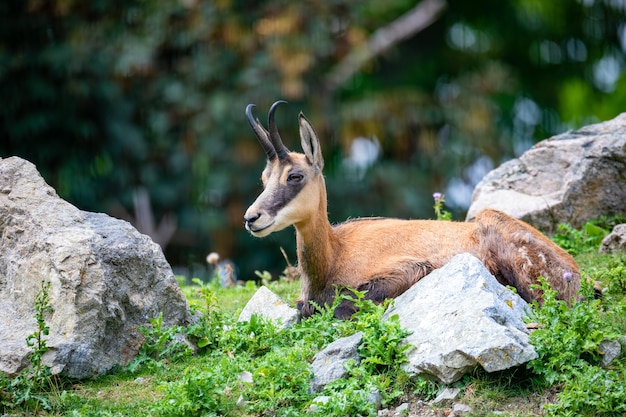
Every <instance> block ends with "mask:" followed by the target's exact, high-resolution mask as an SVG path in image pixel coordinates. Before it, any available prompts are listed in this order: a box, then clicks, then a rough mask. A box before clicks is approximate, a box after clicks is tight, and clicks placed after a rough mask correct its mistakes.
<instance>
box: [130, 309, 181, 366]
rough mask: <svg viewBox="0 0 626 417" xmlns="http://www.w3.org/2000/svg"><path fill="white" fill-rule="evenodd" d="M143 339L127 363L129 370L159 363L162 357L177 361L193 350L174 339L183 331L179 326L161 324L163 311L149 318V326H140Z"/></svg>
mask: <svg viewBox="0 0 626 417" xmlns="http://www.w3.org/2000/svg"><path fill="white" fill-rule="evenodd" d="M140 330H141V333H142V334H143V335H144V341H143V343H142V345H141V347H140V348H139V352H137V356H136V357H135V359H134V360H133V361H132V362H131V363H130V364H129V365H128V370H129V371H131V372H135V371H137V369H139V367H140V366H141V365H145V364H151V365H157V366H158V365H159V364H161V361H162V360H163V359H168V360H170V361H177V360H179V359H181V358H182V357H184V356H188V355H191V354H192V353H193V352H192V350H191V348H190V347H189V346H187V345H186V344H185V343H183V342H180V341H178V340H177V339H176V335H177V334H179V333H182V332H183V328H182V327H180V326H171V327H164V326H163V313H159V315H158V316H157V317H156V318H152V319H150V326H149V327H148V326H141V327H140Z"/></svg>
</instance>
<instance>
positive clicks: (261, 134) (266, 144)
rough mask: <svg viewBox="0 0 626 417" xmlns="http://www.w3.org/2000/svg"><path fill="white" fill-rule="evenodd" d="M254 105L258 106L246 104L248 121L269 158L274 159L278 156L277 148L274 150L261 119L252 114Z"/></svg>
mask: <svg viewBox="0 0 626 417" xmlns="http://www.w3.org/2000/svg"><path fill="white" fill-rule="evenodd" d="M253 107H256V106H255V105H254V104H248V105H247V106H246V117H247V118H248V123H250V127H252V130H254V134H255V135H256V137H257V139H258V140H259V143H260V144H261V147H263V150H264V151H265V153H266V154H267V159H269V160H270V161H272V160H274V158H276V150H274V145H272V142H270V139H269V132H268V131H267V130H265V128H263V126H262V125H261V122H259V119H255V118H254V116H252V108H253Z"/></svg>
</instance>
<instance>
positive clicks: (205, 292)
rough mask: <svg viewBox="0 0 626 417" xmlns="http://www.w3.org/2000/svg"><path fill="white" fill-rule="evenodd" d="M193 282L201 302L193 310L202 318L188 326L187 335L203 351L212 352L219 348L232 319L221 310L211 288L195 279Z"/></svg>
mask: <svg viewBox="0 0 626 417" xmlns="http://www.w3.org/2000/svg"><path fill="white" fill-rule="evenodd" d="M193 282H194V283H195V284H196V285H197V292H198V293H199V294H200V302H199V303H197V304H194V305H193V306H192V309H193V312H194V313H195V314H198V315H199V317H200V318H199V319H198V321H197V322H196V323H193V324H191V325H189V326H187V335H189V336H190V337H191V338H192V340H194V341H195V343H196V345H197V346H198V348H199V349H200V350H201V351H205V350H212V349H215V348H216V347H217V346H218V344H219V339H220V337H221V335H222V333H223V329H224V327H225V326H226V325H227V323H228V322H229V318H230V317H229V316H228V315H227V314H226V313H224V312H223V311H221V310H220V309H219V306H218V301H217V296H216V295H215V291H214V290H213V289H212V288H211V286H209V285H206V284H204V283H203V282H202V281H200V280H199V279H197V278H194V280H193Z"/></svg>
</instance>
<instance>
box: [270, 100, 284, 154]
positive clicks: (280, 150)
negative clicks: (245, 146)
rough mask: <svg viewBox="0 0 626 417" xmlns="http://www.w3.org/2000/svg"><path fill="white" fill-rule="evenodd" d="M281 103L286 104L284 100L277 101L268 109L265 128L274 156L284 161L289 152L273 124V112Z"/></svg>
mask: <svg viewBox="0 0 626 417" xmlns="http://www.w3.org/2000/svg"><path fill="white" fill-rule="evenodd" d="M282 103H287V102H286V101H284V100H278V101H277V102H276V103H274V104H272V107H270V112H269V114H268V116H267V126H268V128H269V131H270V141H271V142H272V145H274V149H275V150H276V154H277V155H278V159H280V160H283V159H285V157H286V156H287V153H288V152H289V150H287V148H286V147H285V145H283V141H282V140H281V138H280V135H279V134H278V128H277V127H276V123H275V122H274V111H276V107H278V105H279V104H282Z"/></svg>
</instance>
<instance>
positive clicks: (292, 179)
mask: <svg viewBox="0 0 626 417" xmlns="http://www.w3.org/2000/svg"><path fill="white" fill-rule="evenodd" d="M303 179H304V175H302V174H295V173H294V174H289V176H288V177H287V182H288V183H291V184H297V183H299V182H302V180H303Z"/></svg>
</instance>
